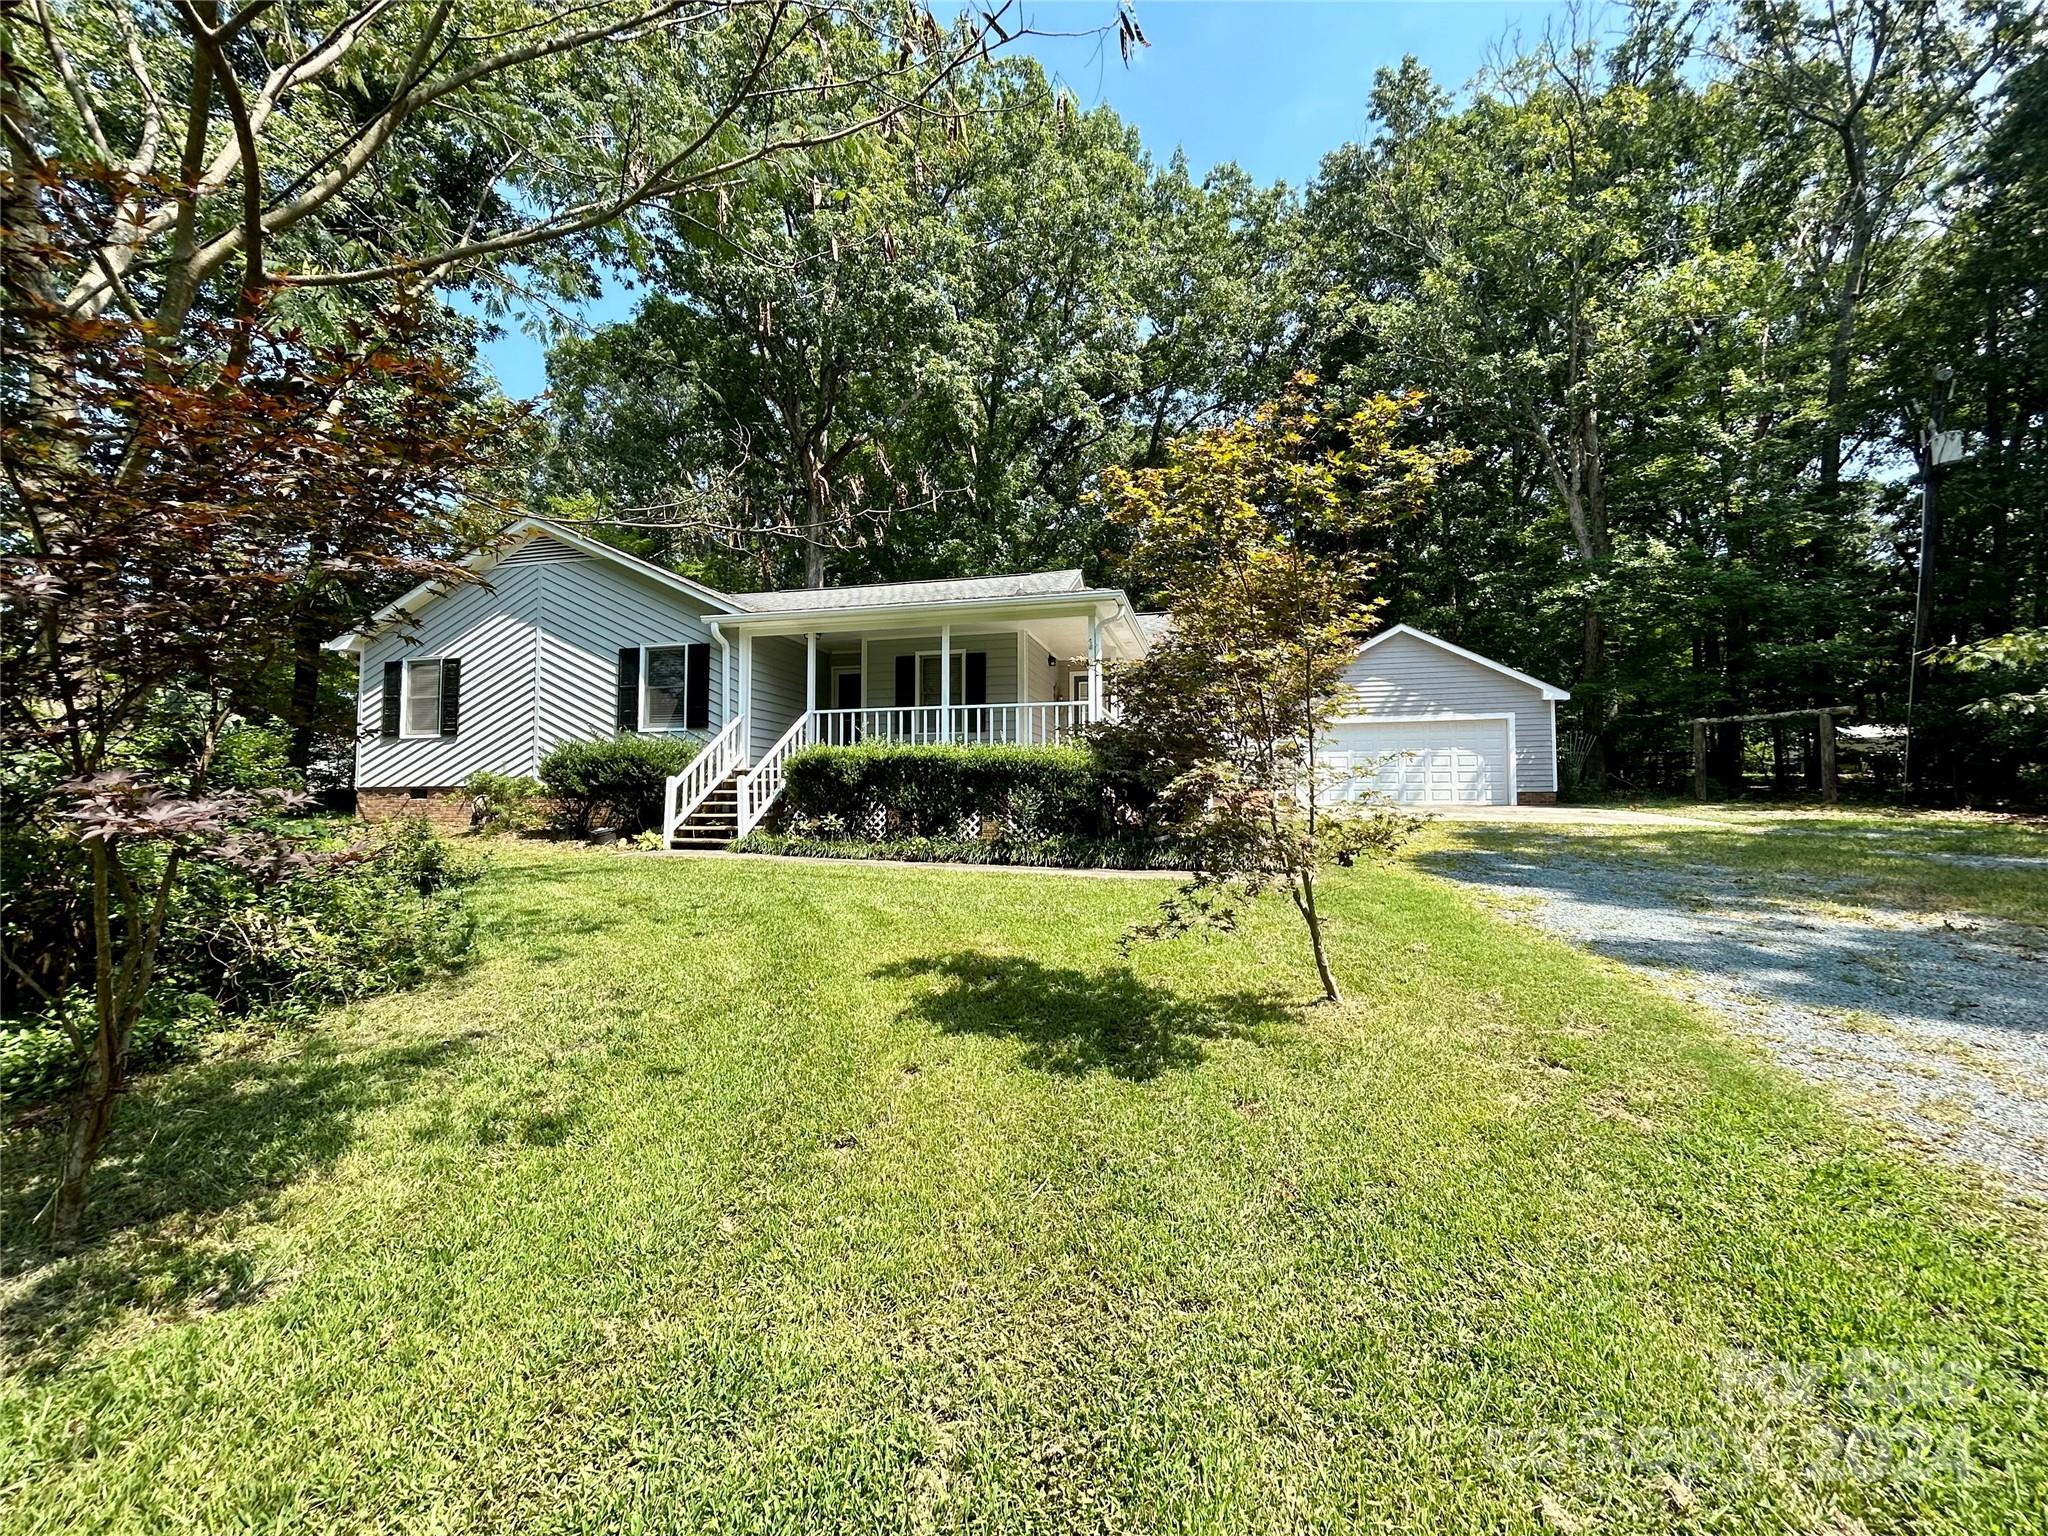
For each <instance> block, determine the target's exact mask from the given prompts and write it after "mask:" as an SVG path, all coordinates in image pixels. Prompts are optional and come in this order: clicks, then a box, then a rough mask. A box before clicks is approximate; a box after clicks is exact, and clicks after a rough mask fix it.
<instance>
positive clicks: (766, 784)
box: [739, 714, 816, 837]
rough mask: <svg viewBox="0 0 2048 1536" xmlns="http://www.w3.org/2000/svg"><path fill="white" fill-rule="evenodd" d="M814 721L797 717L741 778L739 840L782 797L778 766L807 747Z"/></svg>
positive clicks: (780, 775)
mask: <svg viewBox="0 0 2048 1536" xmlns="http://www.w3.org/2000/svg"><path fill="white" fill-rule="evenodd" d="M815 718H816V716H815V715H809V714H804V715H798V716H797V717H796V724H795V725H792V726H791V727H790V728H789V729H788V730H786V731H784V732H783V733H782V739H781V740H780V741H778V742H776V743H775V745H774V746H772V747H770V748H769V749H768V750H767V751H766V752H764V753H762V754H761V761H760V762H758V763H756V764H754V771H753V772H751V773H748V774H743V775H742V776H741V778H740V825H739V833H740V836H741V837H745V836H746V835H747V834H748V833H749V832H751V831H753V830H754V828H756V827H757V826H759V825H760V824H761V818H762V817H763V816H765V815H767V814H768V807H769V806H771V805H773V804H774V803H775V797H776V796H777V795H779V794H781V793H782V778H783V775H782V765H783V764H784V763H785V762H787V761H788V760H789V754H790V753H792V752H794V751H796V750H797V749H798V748H799V747H807V746H809V745H810V744H811V743H810V740H809V737H810V732H811V724H812V721H813V720H814V719H815Z"/></svg>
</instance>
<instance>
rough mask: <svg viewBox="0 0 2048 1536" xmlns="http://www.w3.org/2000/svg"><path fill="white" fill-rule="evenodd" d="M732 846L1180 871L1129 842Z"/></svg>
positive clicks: (1155, 850)
mask: <svg viewBox="0 0 2048 1536" xmlns="http://www.w3.org/2000/svg"><path fill="white" fill-rule="evenodd" d="M733 847H734V848H735V849H736V850H738V851H739V852H741V853H773V854H781V855H783V856H784V857H796V858H810V859H902V860H904V861H905V862H907V863H912V864H1012V865H1033V866H1038V867H1043V868H1055V869H1159V870H1172V869H1181V868H1184V867H1185V859H1184V857H1182V856H1180V855H1178V854H1176V852H1175V850H1174V849H1173V848H1172V847H1171V846H1169V845H1166V844H1163V843H1159V842H1156V841H1144V842H1141V841H1139V840H1137V839H1134V838H1085V837H1042V838H1033V839H1028V840H1025V839H1017V838H1008V837H1001V838H982V837H976V838H943V837H898V838H883V839H879V840H871V839H865V838H831V837H806V836H802V835H798V834H793V833H787V832H755V833H752V834H750V835H749V836H746V837H743V838H741V839H740V840H739V841H738V842H737V843H734V844H733Z"/></svg>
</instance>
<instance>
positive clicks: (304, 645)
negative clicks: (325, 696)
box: [285, 619, 320, 773]
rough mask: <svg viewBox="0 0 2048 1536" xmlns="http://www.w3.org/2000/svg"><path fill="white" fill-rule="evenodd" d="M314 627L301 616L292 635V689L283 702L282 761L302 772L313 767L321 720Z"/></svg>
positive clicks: (318, 655)
mask: <svg viewBox="0 0 2048 1536" xmlns="http://www.w3.org/2000/svg"><path fill="white" fill-rule="evenodd" d="M313 628H314V626H313V624H312V622H311V621H310V620H305V619H302V620H301V621H300V623H299V628H298V632H297V633H296V634H294V635H293V636H292V691H291V697H290V699H289V700H287V701H286V704H285V725H286V727H287V728H288V729H289V731H290V736H289V737H288V739H287V741H286V743H285V762H286V763H287V764H288V765H290V766H291V767H293V768H296V769H298V771H299V772H301V773H304V772H305V771H306V770H307V769H308V768H309V767H311V766H312V763H313V742H314V740H315V738H316V737H317V735H318V726H319V720H320V637H319V635H318V634H316V633H314V632H313Z"/></svg>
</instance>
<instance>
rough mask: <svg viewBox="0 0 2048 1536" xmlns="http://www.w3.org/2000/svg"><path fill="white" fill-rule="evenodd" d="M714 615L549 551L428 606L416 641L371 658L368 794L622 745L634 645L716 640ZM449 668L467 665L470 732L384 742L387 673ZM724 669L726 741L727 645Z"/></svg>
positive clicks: (530, 767) (393, 637) (365, 700)
mask: <svg viewBox="0 0 2048 1536" xmlns="http://www.w3.org/2000/svg"><path fill="white" fill-rule="evenodd" d="M558 547H560V548H566V546H558ZM519 553H521V554H524V553H526V552H525V551H524V550H522V551H520V552H519ZM708 611H709V610H708V607H707V606H706V605H704V604H701V603H699V602H697V601H696V600H695V599H693V598H690V597H687V596H685V595H683V594H682V593H679V592H675V591H672V590H670V589H669V588H666V587H664V586H662V585H661V584H660V583H658V582H656V581H654V580H652V579H650V578H646V577H642V576H639V575H637V574H635V573H633V572H631V571H628V570H625V569H622V568H620V567H618V566H615V565H613V564H611V563H610V562H609V561H600V560H594V559H591V558H589V557H587V556H583V555H571V556H560V555H556V554H555V553H554V552H553V551H548V552H547V554H546V557H544V558H534V557H531V556H529V557H528V558H526V559H523V560H515V561H512V562H510V563H506V564H501V565H499V566H498V567H497V568H496V569H495V570H494V571H492V573H491V577H490V584H489V585H488V586H483V585H473V586H466V587H461V588H458V589H457V590H455V591H454V592H451V593H449V594H448V595H447V596H445V597H442V598H440V599H438V600H437V601H435V602H433V603H430V604H428V605H427V606H426V608H425V609H424V610H423V612H422V613H421V616H420V620H419V623H418V624H417V625H416V626H415V627H414V628H412V629H411V630H398V629H394V630H390V631H387V632H386V633H384V634H382V635H379V636H377V637H376V638H375V639H373V640H371V641H370V642H369V644H368V645H367V646H365V648H364V650H363V653H362V656H361V658H360V670H359V674H358V678H359V683H360V689H359V692H358V696H357V701H356V720H357V728H358V737H357V746H356V784H357V786H358V787H359V788H362V789H401V788H442V787H447V786H451V785H457V784H460V783H462V781H463V780H464V779H466V778H468V777H469V776H470V774H472V773H475V772H478V771H479V770H487V771H489V772H492V773H510V774H525V775H530V774H532V773H534V772H535V770H536V769H537V768H538V766H539V762H540V758H541V756H542V754H544V753H545V752H547V750H548V749H549V748H551V747H553V746H555V745H557V744H558V743H561V742H564V741H574V740H589V739H594V738H597V737H601V736H609V735H610V734H611V733H612V724H613V717H612V711H613V673H614V668H615V667H616V664H617V657H618V651H619V648H620V647H621V646H628V645H634V646H638V645H686V644H691V643H695V642H702V641H709V640H710V639H711V635H710V631H709V630H708V629H707V628H706V626H705V623H704V619H705V616H706V614H707V612H708ZM445 657H456V658H459V659H460V660H461V662H462V719H461V727H460V730H459V731H458V733H457V734H456V735H454V736H448V737H424V738H419V739H405V738H401V739H399V740H397V741H385V740H383V739H382V738H381V737H380V736H379V735H378V734H377V732H378V723H379V721H378V711H379V707H380V704H381V701H382V698H383V688H384V663H385V662H387V661H394V660H431V659H435V658H445ZM711 670H712V685H711V729H712V730H713V731H715V730H717V729H718V728H719V726H720V725H722V724H723V718H722V716H723V711H724V699H723V696H722V693H721V690H720V687H719V655H718V647H717V645H716V644H715V643H714V644H713V645H712V648H711ZM691 734H693V735H694V734H698V733H695V732H693V733H691Z"/></svg>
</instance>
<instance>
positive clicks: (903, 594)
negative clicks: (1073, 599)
mask: <svg viewBox="0 0 2048 1536" xmlns="http://www.w3.org/2000/svg"><path fill="white" fill-rule="evenodd" d="M1086 590H1087V584H1086V583H1085V582H1084V581H1083V580H1082V579H1081V573H1080V572H1079V571H1028V572H1023V573H1020V574H1017V575H1014V576H964V577H945V578H942V579H940V580H937V581H883V582H875V583H873V584H871V585H869V586H864V587H799V588H797V589H796V590H795V591H788V592H734V593H731V594H730V596H731V598H732V600H733V602H734V603H736V604H737V605H738V606H739V607H741V608H743V609H745V610H746V611H747V612H749V613H810V612H814V611H817V610H820V609H834V608H890V607H895V606H897V605H899V604H904V603H971V602H975V601H977V600H979V599H982V598H1002V597H1039V596H1043V595H1044V594H1046V593H1054V592H1082V591H1086Z"/></svg>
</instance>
